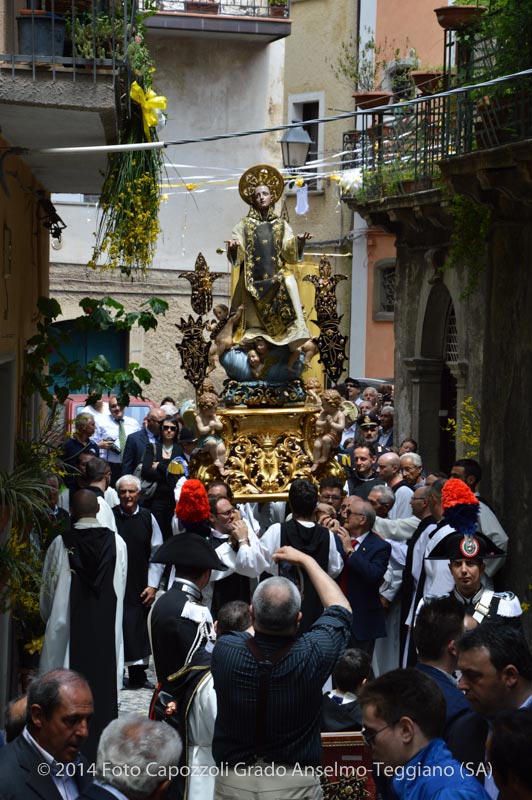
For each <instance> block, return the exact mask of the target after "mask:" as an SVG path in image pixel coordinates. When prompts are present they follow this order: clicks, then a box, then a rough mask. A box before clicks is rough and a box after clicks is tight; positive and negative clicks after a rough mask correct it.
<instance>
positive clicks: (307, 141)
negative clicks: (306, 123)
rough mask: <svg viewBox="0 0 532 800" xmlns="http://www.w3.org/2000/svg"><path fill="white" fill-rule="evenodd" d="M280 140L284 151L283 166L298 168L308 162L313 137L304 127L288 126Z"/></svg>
mask: <svg viewBox="0 0 532 800" xmlns="http://www.w3.org/2000/svg"><path fill="white" fill-rule="evenodd" d="M279 142H280V145H281V150H282V152H283V166H284V168H285V169H288V170H293V169H298V168H299V167H302V166H303V165H304V164H305V163H306V160H307V155H308V151H309V147H310V145H311V144H312V139H311V138H310V136H309V135H308V133H307V132H306V130H305V129H304V128H303V127H301V126H299V127H298V128H288V130H287V131H285V132H284V134H283V136H282V138H281V139H280V140H279Z"/></svg>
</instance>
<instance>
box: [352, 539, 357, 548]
mask: <svg viewBox="0 0 532 800" xmlns="http://www.w3.org/2000/svg"><path fill="white" fill-rule="evenodd" d="M357 544H358V539H351V546H352V548H353V550H356V547H357Z"/></svg>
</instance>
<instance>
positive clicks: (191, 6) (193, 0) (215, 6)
mask: <svg viewBox="0 0 532 800" xmlns="http://www.w3.org/2000/svg"><path fill="white" fill-rule="evenodd" d="M219 8H220V4H219V3H210V2H203V1H202V0H185V11H188V12H189V13H190V14H217V13H218V10H219Z"/></svg>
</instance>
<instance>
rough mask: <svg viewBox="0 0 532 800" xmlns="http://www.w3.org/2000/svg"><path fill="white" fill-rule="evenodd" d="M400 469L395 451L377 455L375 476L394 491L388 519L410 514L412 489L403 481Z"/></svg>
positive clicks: (399, 461)
mask: <svg viewBox="0 0 532 800" xmlns="http://www.w3.org/2000/svg"><path fill="white" fill-rule="evenodd" d="M400 469H401V460H400V458H399V456H398V455H397V454H396V453H383V455H381V456H379V460H378V461H377V477H378V478H380V480H381V481H384V483H385V484H386V485H387V486H389V487H390V489H393V491H394V493H395V505H394V507H393V508H392V510H391V511H390V514H389V517H390V519H402V518H403V517H409V516H410V515H411V510H412V509H411V507H410V499H411V497H412V489H411V488H410V487H409V486H406V484H405V483H404V482H403V479H402V477H401V472H400Z"/></svg>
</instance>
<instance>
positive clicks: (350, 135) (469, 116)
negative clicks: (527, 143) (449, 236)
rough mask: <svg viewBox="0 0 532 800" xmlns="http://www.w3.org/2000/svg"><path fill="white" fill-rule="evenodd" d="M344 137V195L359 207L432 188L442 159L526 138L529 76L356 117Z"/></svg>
mask: <svg viewBox="0 0 532 800" xmlns="http://www.w3.org/2000/svg"><path fill="white" fill-rule="evenodd" d="M358 120H359V129H358V130H353V131H347V132H346V133H344V135H343V148H342V151H343V156H342V159H343V169H344V170H356V171H357V172H356V173H355V174H353V175H351V176H349V175H346V174H345V173H344V180H343V183H344V186H349V185H350V186H351V189H350V190H349V192H348V193H350V194H354V196H355V197H357V198H359V199H360V200H361V202H363V201H365V200H371V199H376V198H378V197H384V196H387V195H397V194H401V193H410V192H412V191H421V190H423V189H427V188H430V186H431V185H432V180H433V178H434V177H436V176H437V175H438V173H439V169H438V164H439V162H440V161H441V160H442V159H447V158H452V157H454V156H459V155H464V154H466V153H472V152H475V151H478V150H485V149H489V148H493V147H499V146H501V145H504V144H509V143H511V142H518V141H523V140H525V139H530V138H532V75H528V74H527V75H523V76H520V77H513V78H505V79H501V80H500V81H499V82H498V83H496V84H494V85H490V86H483V87H479V86H478V84H476V85H475V86H473V87H471V88H468V87H462V88H461V89H454V90H450V91H449V92H448V93H442V94H440V95H435V96H429V97H425V98H418V99H416V100H412V101H405V102H403V103H397V104H395V105H393V106H390V107H389V108H387V107H385V108H381V109H377V110H372V111H368V112H366V113H364V114H363V115H361V116H359V117H358Z"/></svg>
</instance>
